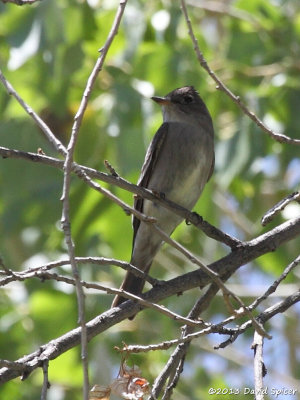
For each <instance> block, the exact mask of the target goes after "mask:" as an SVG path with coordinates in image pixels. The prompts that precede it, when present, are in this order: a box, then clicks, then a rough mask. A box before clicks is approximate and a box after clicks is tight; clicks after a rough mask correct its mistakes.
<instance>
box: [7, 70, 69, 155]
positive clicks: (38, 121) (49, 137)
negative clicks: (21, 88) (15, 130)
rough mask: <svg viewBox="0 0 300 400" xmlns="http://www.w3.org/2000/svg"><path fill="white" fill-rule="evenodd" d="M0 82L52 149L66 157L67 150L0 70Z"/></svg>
mask: <svg viewBox="0 0 300 400" xmlns="http://www.w3.org/2000/svg"><path fill="white" fill-rule="evenodd" d="M0 81H1V82H2V83H3V86H4V87H5V89H6V91H7V93H8V94H9V95H10V96H13V97H14V98H15V99H16V100H17V102H18V103H19V104H20V105H21V107H22V108H23V109H24V110H25V111H26V112H27V114H28V115H29V116H30V117H31V118H32V119H33V120H34V121H35V123H36V124H37V126H38V127H39V128H40V129H41V131H42V132H43V133H44V135H45V137H46V139H47V140H48V141H49V142H50V143H51V144H52V145H53V146H54V148H55V149H56V150H57V151H58V152H59V153H61V154H62V155H63V156H65V155H66V153H67V150H66V148H65V146H64V145H63V144H62V143H61V142H60V141H59V140H58V139H57V138H56V137H55V135H54V133H53V132H52V131H51V129H50V128H49V126H48V125H47V124H46V123H45V122H44V121H43V120H42V118H40V117H39V116H38V115H37V114H36V113H35V112H34V111H33V109H32V108H31V107H30V106H29V105H28V104H27V103H26V102H25V101H24V100H23V99H22V98H21V97H20V96H19V95H18V93H17V92H16V91H15V89H14V88H13V86H12V85H11V83H9V82H8V81H7V79H6V78H5V76H4V75H3V73H2V71H1V70H0Z"/></svg>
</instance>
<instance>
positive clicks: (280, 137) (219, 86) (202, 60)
mask: <svg viewBox="0 0 300 400" xmlns="http://www.w3.org/2000/svg"><path fill="white" fill-rule="evenodd" d="M181 9H182V12H183V15H184V18H185V21H186V24H187V26H188V32H189V35H190V37H191V40H192V42H193V45H194V50H195V53H196V56H197V58H198V61H199V63H200V65H201V67H202V68H203V69H205V71H206V72H207V73H208V74H209V75H210V76H211V78H212V79H213V80H214V81H215V82H216V84H217V86H216V88H217V89H218V90H221V91H222V92H224V93H225V94H226V95H227V96H228V97H229V98H230V99H231V100H233V102H234V103H235V104H237V105H238V107H240V109H241V110H242V111H243V112H244V114H246V115H248V117H249V118H250V119H252V121H254V122H255V124H256V125H257V126H258V127H259V128H261V129H262V130H263V131H264V132H266V133H267V134H268V135H269V136H270V137H271V138H273V139H274V140H276V141H277V142H279V143H289V144H294V145H298V146H299V145H300V139H292V138H290V137H288V136H286V135H282V134H281V133H278V132H274V131H273V130H272V129H270V128H268V127H267V126H266V125H265V124H264V123H263V122H262V120H261V119H259V118H258V117H257V116H256V114H255V113H254V112H253V111H250V110H249V108H248V107H247V106H246V105H245V104H244V103H243V102H242V101H241V99H240V97H239V96H236V95H235V94H234V93H233V92H232V91H231V90H230V89H229V88H228V87H227V86H226V85H225V84H224V83H223V82H222V81H221V80H220V78H218V77H217V75H216V74H215V73H214V72H213V70H212V69H211V68H210V67H209V65H208V63H207V61H206V60H205V58H204V56H203V53H202V52H201V50H200V48H199V45H198V41H197V39H196V37H195V34H194V30H193V26H192V23H191V20H190V17H189V15H188V11H187V7H186V4H185V0H181Z"/></svg>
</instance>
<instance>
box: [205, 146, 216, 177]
mask: <svg viewBox="0 0 300 400" xmlns="http://www.w3.org/2000/svg"><path fill="white" fill-rule="evenodd" d="M214 168H215V153H213V158H212V161H211V167H210V171H209V174H208V178H207V182H208V181H209V180H210V177H211V176H212V174H213V172H214Z"/></svg>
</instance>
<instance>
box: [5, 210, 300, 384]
mask: <svg viewBox="0 0 300 400" xmlns="http://www.w3.org/2000/svg"><path fill="white" fill-rule="evenodd" d="M299 233H300V217H299V218H295V219H293V220H291V221H287V222H285V223H283V224H281V225H279V226H278V227H276V228H274V229H272V230H271V231H269V232H267V233H265V234H263V235H261V236H259V237H257V238H255V239H253V240H251V241H249V242H246V243H245V245H244V246H243V247H241V248H238V249H236V250H235V251H233V252H231V253H230V254H228V255H227V256H225V257H223V258H221V259H220V260H218V261H215V262H213V263H212V264H210V265H209V268H210V269H212V270H213V271H214V272H216V273H218V274H219V276H220V277H221V278H222V279H223V280H224V281H225V280H227V279H228V278H229V277H230V276H231V275H232V274H233V273H234V272H235V271H236V270H237V269H238V268H240V267H241V266H242V265H244V264H246V263H248V262H250V261H252V260H254V259H255V258H257V257H259V256H261V255H263V254H266V253H268V252H270V251H274V250H275V249H276V248H278V247H279V246H280V245H281V244H283V243H285V242H287V241H289V240H291V239H293V238H295V237H297V236H298V235H299ZM208 283H210V278H209V276H208V275H207V274H205V273H204V272H203V271H201V270H196V271H192V272H189V273H186V274H184V275H182V276H179V277H176V278H174V279H171V280H169V281H167V282H165V283H164V284H162V285H160V286H158V287H154V288H153V289H151V290H150V291H148V292H147V293H145V294H144V295H143V296H142V298H144V299H145V300H147V301H152V302H155V303H157V302H159V301H161V300H163V299H165V298H167V297H169V296H171V295H174V294H176V293H181V292H182V291H185V290H189V289H191V288H194V287H199V286H200V287H204V286H206V285H207V284H208ZM299 299H300V290H299V292H297V293H296V294H294V295H293V296H289V297H288V298H287V299H285V300H284V301H283V302H281V303H279V304H277V305H275V306H274V307H271V308H270V309H268V312H265V313H262V315H260V316H259V321H260V322H261V323H264V322H265V321H266V320H267V319H269V318H271V317H272V316H273V315H275V314H277V313H279V312H283V311H285V310H286V309H287V308H288V307H290V306H291V305H292V304H294V303H295V302H297V301H299ZM139 310H140V305H139V304H137V303H134V302H132V301H126V302H124V303H123V304H122V305H121V306H120V307H117V308H113V309H111V310H108V311H106V312H104V313H103V314H101V315H99V316H97V317H95V318H94V319H93V320H91V321H89V322H87V324H86V326H87V334H88V340H91V339H92V338H93V337H94V336H96V335H98V334H99V333H101V332H104V331H106V330H107V329H109V328H110V327H111V326H113V325H115V324H117V323H118V322H120V321H122V320H124V319H125V318H128V317H130V316H132V315H135V314H136V313H137V312H139ZM248 324H250V325H249V326H251V324H252V321H250V322H248ZM80 334H81V329H80V328H76V329H74V330H72V331H70V332H68V333H66V334H65V335H63V336H60V337H59V338H57V339H54V340H52V341H50V342H49V343H48V344H45V345H43V346H41V347H40V349H39V350H37V351H35V352H34V353H32V354H29V355H27V356H25V357H22V358H21V359H19V360H18V362H19V363H23V364H24V365H25V366H26V367H24V372H26V376H27V374H29V373H30V372H32V371H33V370H34V369H36V368H38V367H40V366H41V365H42V362H43V361H44V360H45V359H49V360H52V359H54V358H56V357H58V356H59V355H60V354H62V353H64V352H65V351H67V350H69V349H70V348H72V347H74V346H77V345H78V344H79V343H80ZM20 375H22V373H21V372H20V370H14V369H11V368H2V369H1V370H0V383H3V382H6V381H8V380H10V379H13V378H15V377H17V376H20Z"/></svg>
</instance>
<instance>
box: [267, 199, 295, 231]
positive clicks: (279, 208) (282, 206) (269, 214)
mask: <svg viewBox="0 0 300 400" xmlns="http://www.w3.org/2000/svg"><path fill="white" fill-rule="evenodd" d="M292 201H297V202H300V192H294V193H292V194H289V195H288V196H287V197H285V198H284V199H282V200H280V201H279V202H278V203H277V204H275V206H273V207H272V208H271V209H270V210H269V211H267V212H266V213H265V215H264V216H263V217H262V219H261V224H262V225H263V226H266V225H267V224H268V223H269V222H271V221H272V220H273V218H274V217H275V216H276V215H277V214H278V213H279V212H280V211H282V210H284V209H285V207H286V206H287V205H288V204H290V203H291V202H292Z"/></svg>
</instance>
